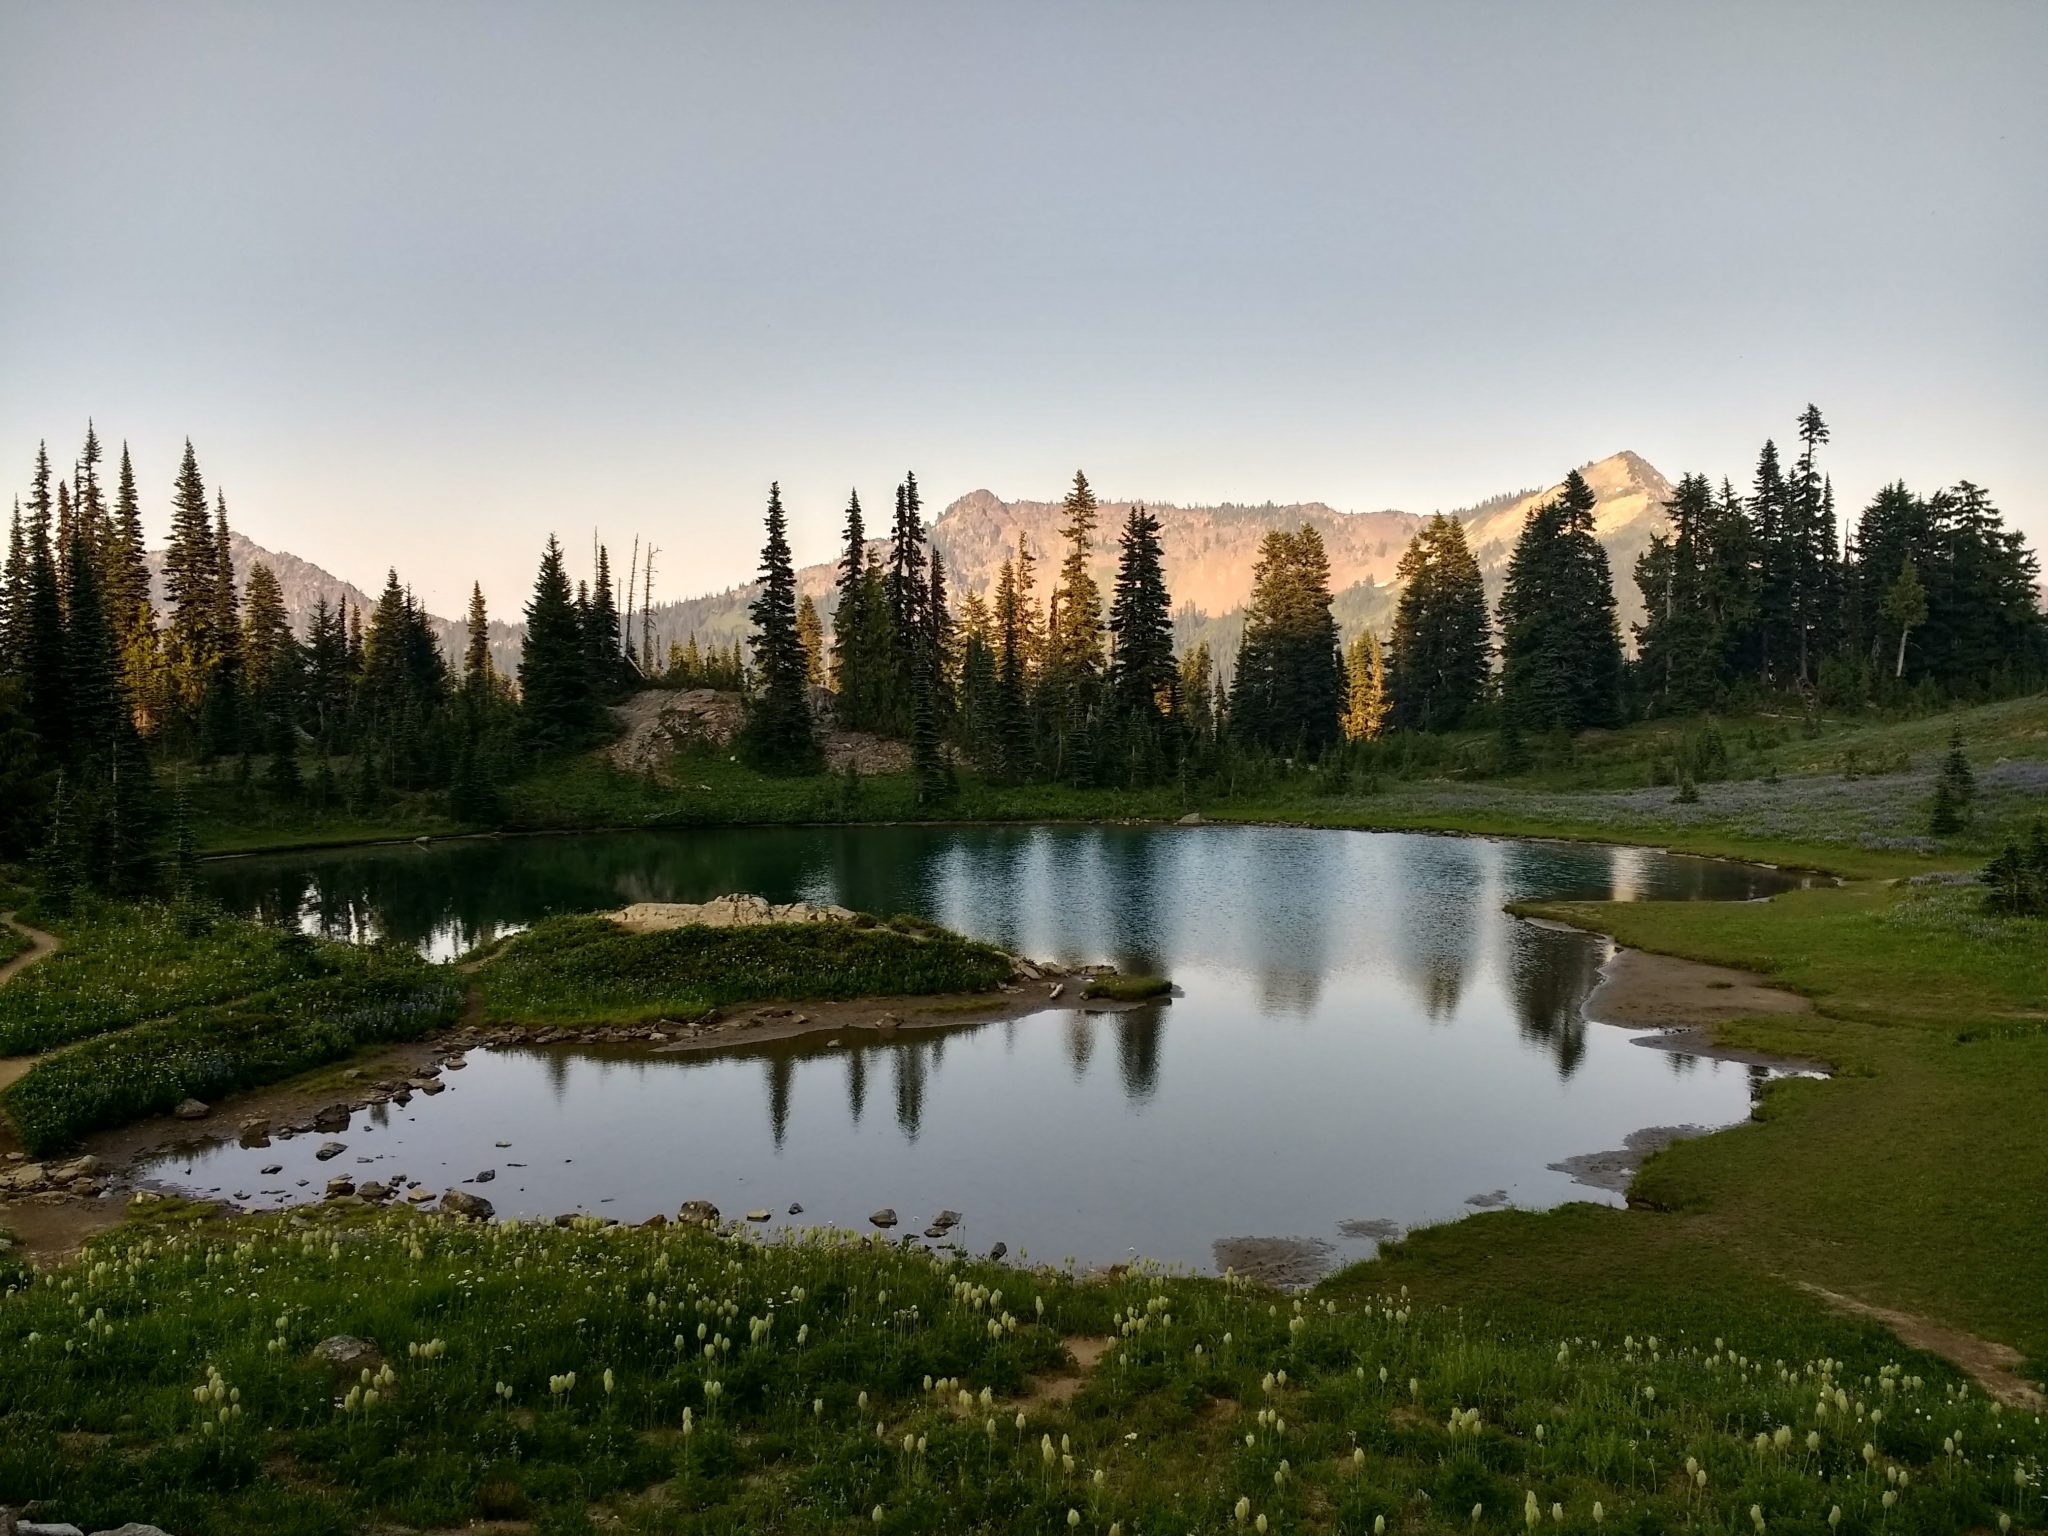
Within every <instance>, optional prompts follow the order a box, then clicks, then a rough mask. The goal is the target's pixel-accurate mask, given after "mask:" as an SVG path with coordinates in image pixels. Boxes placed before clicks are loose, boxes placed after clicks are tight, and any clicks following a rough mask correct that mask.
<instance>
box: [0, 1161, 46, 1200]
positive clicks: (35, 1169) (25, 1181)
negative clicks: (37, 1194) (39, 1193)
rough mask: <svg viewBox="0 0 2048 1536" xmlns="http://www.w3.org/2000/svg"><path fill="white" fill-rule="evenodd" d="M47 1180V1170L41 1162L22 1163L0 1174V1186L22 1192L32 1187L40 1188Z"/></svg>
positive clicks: (24, 1192)
mask: <svg viewBox="0 0 2048 1536" xmlns="http://www.w3.org/2000/svg"><path fill="white" fill-rule="evenodd" d="M49 1182H50V1175H49V1171H48V1170H47V1169H45V1168H44V1167H43V1165H42V1164H41V1163H22V1164H21V1165H19V1166H18V1167H17V1168H15V1170H14V1171H13V1172H12V1173H9V1174H6V1175H0V1186H4V1187H6V1188H8V1189H13V1190H17V1191H19V1192H21V1193H23V1194H26V1193H27V1192H28V1191H29V1190H32V1189H41V1188H42V1187H43V1186H44V1185H45V1184H47V1183H49Z"/></svg>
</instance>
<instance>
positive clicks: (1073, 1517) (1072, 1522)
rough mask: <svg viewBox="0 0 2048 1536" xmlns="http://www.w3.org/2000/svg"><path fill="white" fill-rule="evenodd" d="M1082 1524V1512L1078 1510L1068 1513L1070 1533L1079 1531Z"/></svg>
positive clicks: (1070, 1510)
mask: <svg viewBox="0 0 2048 1536" xmlns="http://www.w3.org/2000/svg"><path fill="white" fill-rule="evenodd" d="M1080 1524H1081V1511H1079V1510H1078V1509H1069V1510H1068V1511H1067V1529H1068V1530H1070V1531H1071V1530H1077V1529H1079V1527H1080Z"/></svg>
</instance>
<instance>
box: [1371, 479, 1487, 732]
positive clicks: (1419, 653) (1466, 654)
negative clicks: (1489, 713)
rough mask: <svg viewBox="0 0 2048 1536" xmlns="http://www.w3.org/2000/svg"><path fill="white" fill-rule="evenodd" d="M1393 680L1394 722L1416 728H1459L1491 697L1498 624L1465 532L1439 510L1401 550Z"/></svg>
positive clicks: (1391, 669)
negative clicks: (1489, 611)
mask: <svg viewBox="0 0 2048 1536" xmlns="http://www.w3.org/2000/svg"><path fill="white" fill-rule="evenodd" d="M1398 575H1399V580H1400V581H1401V584H1402V585H1401V597H1400V600H1399V602H1398V603H1397V604H1396V606H1395V609H1394V632H1393V636H1392V639H1391V641H1390V645H1389V649H1390V650H1391V651H1392V653H1393V654H1392V656H1391V658H1390V659H1389V663H1388V681H1389V685H1390V687H1391V689H1392V692H1393V696H1394V722H1395V724H1397V725H1401V726H1405V727H1407V728H1408V729H1410V730H1419V731H1428V730H1440V731H1447V730H1455V729H1457V728H1458V727H1459V726H1461V725H1464V724H1466V723H1467V722H1468V721H1470V720H1471V718H1472V716H1473V714H1474V713H1475V712H1476V711H1477V710H1478V708H1479V706H1480V703H1481V702H1482V701H1483V700H1484V699H1485V697H1486V689H1487V684H1488V681H1489V678H1490V676H1491V672H1492V648H1493V626H1492V623H1491V621H1490V620H1489V619H1488V617H1487V612H1486V588H1485V585H1484V584H1483V583H1482V581H1481V580H1480V576H1479V562H1478V561H1477V560H1475V559H1473V557H1472V551H1471V549H1470V547H1469V546H1467V544H1466V542H1465V530H1464V529H1463V528H1462V527H1461V526H1459V524H1458V523H1457V522H1455V521H1454V520H1452V519H1451V518H1448V517H1444V516H1441V515H1439V516H1436V517H1433V518H1431V519H1430V520H1429V524H1428V526H1427V527H1425V528H1424V529H1423V530H1422V532H1420V533H1418V534H1417V535H1416V536H1415V539H1414V541H1413V542H1412V543H1410V544H1409V546H1408V548H1407V550H1406V552H1405V553H1403V555H1402V556H1401V565H1400V569H1399V572H1398Z"/></svg>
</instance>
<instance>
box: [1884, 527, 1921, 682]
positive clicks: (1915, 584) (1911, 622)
mask: <svg viewBox="0 0 2048 1536" xmlns="http://www.w3.org/2000/svg"><path fill="white" fill-rule="evenodd" d="M1879 611H1880V612H1881V613H1882V615H1883V617H1884V618H1885V620H1886V621H1887V622H1888V623H1889V624H1890V625H1891V626H1892V627H1893V628H1894V629H1896V630H1897V631H1898V632H1899V650H1898V655H1897V657H1896V658H1895V659H1894V661H1893V662H1892V677H1893V679H1894V680H1896V679H1898V678H1902V677H1904V676H1905V675H1906V641H1907V639H1908V637H1910V636H1911V635H1912V633H1913V631H1914V630H1916V629H1918V628H1919V627H1920V626H1921V625H1922V624H1924V623H1926V622H1927V589H1926V588H1925V587H1924V586H1922V585H1921V584H1920V573H1919V572H1918V571H1917V570H1915V569H1914V568H1913V557H1912V556H1911V555H1908V556H1906V561H1905V564H1903V565H1902V566H1900V567H1899V577H1898V580H1896V581H1894V582H1893V583H1892V584H1891V586H1890V587H1889V588H1887V589H1886V591H1885V595H1884V603H1883V606H1882V607H1881V608H1880V610H1879Z"/></svg>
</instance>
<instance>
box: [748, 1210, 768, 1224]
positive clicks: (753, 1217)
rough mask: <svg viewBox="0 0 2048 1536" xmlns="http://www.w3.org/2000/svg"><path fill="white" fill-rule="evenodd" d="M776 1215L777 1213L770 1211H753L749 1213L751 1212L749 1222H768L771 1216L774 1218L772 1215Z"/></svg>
mask: <svg viewBox="0 0 2048 1536" xmlns="http://www.w3.org/2000/svg"><path fill="white" fill-rule="evenodd" d="M774 1214H775V1213H774V1212H773V1211H768V1210H753V1211H749V1212H747V1220H749V1221H766V1220H768V1218H769V1217H770V1216H772V1215H774Z"/></svg>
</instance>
